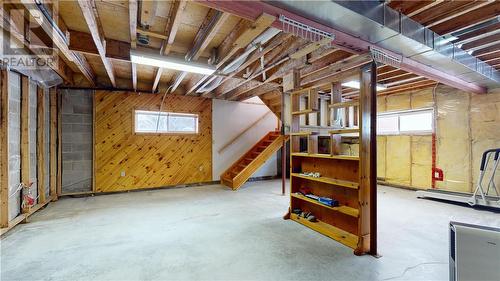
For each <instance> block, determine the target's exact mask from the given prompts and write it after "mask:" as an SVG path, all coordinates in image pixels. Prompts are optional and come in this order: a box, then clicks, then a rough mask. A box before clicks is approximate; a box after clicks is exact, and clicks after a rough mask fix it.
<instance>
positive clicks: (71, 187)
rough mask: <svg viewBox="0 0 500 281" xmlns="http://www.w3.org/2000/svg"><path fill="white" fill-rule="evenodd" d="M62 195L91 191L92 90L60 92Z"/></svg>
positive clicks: (66, 90)
mask: <svg viewBox="0 0 500 281" xmlns="http://www.w3.org/2000/svg"><path fill="white" fill-rule="evenodd" d="M61 94H62V116H61V122H62V193H63V194H67V193H73V192H85V191H91V190H92V176H93V175H92V144H93V141H92V140H93V137H92V135H93V134H92V129H93V126H92V113H93V95H94V92H93V91H92V90H71V89H65V90H61Z"/></svg>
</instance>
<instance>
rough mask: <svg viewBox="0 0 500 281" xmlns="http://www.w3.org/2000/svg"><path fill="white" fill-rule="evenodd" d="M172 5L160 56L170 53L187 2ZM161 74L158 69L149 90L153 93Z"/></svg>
mask: <svg viewBox="0 0 500 281" xmlns="http://www.w3.org/2000/svg"><path fill="white" fill-rule="evenodd" d="M172 5H173V6H172V9H171V15H170V16H169V19H170V24H167V27H166V29H167V30H166V32H165V33H166V34H168V39H167V40H164V41H163V42H162V45H161V49H160V54H162V55H168V54H169V53H170V50H171V49H172V44H173V43H174V40H175V36H176V35H177V30H178V29H179V25H180V24H181V18H182V13H183V11H184V9H185V8H186V5H187V1H184V0H181V1H175V2H173V4H172ZM162 73H163V69H161V68H158V69H157V70H156V75H155V79H154V82H153V88H152V89H151V91H152V92H155V91H156V89H157V88H158V84H159V83H160V78H161V74H162Z"/></svg>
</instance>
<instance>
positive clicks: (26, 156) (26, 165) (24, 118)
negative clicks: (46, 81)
mask: <svg viewBox="0 0 500 281" xmlns="http://www.w3.org/2000/svg"><path fill="white" fill-rule="evenodd" d="M29 87H30V82H29V78H28V77H27V76H24V75H23V76H21V182H22V183H24V184H25V185H29V184H30V143H29V128H30V124H29V109H30V105H29V100H30V98H29V94H30V89H29ZM21 194H22V192H21ZM22 201H23V200H22V199H21V202H22ZM21 211H22V213H23V214H25V213H28V212H29V208H22V210H21Z"/></svg>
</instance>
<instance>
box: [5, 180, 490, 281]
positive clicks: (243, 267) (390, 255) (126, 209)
mask: <svg viewBox="0 0 500 281" xmlns="http://www.w3.org/2000/svg"><path fill="white" fill-rule="evenodd" d="M279 193H280V181H276V180H275V181H264V182H252V183H248V184H246V185H245V186H244V187H243V188H242V189H241V190H239V191H237V192H233V191H229V190H227V189H225V188H223V187H221V186H219V185H211V186H200V187H190V188H179V189H169V190H156V191H145V192H133V193H123V194H115V195H105V196H96V197H85V198H63V199H62V200H59V201H58V202H57V203H54V204H50V205H49V206H48V207H47V208H46V209H45V210H43V211H40V212H38V213H36V214H35V215H34V216H32V217H31V222H30V223H29V224H24V225H20V226H18V227H16V228H15V229H14V230H13V231H11V232H10V233H8V234H7V235H6V236H5V237H4V238H2V240H1V263H0V264H1V276H0V277H1V278H0V279H1V280H167V279H170V280H172V279H175V280H185V279H189V280H193V279H194V280H197V279H211V280H214V279H224V280H242V279H246V280H249V279H253V280H255V279H259V280H448V222H449V221H450V220H457V221H462V222H468V223H479V224H485V225H491V226H497V227H498V226H500V216H498V214H495V213H492V212H489V211H484V210H474V209H471V208H468V207H463V206H457V205H452V204H444V203H441V202H435V201H429V200H422V199H416V198H415V197H414V192H412V191H407V190H401V189H395V188H390V187H380V189H379V195H378V198H379V252H380V254H381V255H382V257H381V258H379V259H376V258H374V257H371V256H362V257H356V256H354V255H353V254H352V250H351V249H349V248H347V247H345V246H343V245H341V244H339V243H337V242H335V241H333V240H331V239H329V238H327V237H325V236H323V235H321V234H319V233H316V232H314V231H312V230H310V229H308V228H306V227H303V226H302V225H299V224H297V223H295V222H293V221H284V220H283V219H282V215H283V214H284V213H285V211H286V210H287V207H288V200H289V199H288V197H284V196H281V195H280V194H279Z"/></svg>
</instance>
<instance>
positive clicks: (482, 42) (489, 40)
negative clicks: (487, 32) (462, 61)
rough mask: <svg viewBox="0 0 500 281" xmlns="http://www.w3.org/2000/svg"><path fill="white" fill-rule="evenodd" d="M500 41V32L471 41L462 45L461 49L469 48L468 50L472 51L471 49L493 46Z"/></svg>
mask: <svg viewBox="0 0 500 281" xmlns="http://www.w3.org/2000/svg"><path fill="white" fill-rule="evenodd" d="M499 42H500V33H499V34H495V35H491V36H488V37H484V38H481V39H478V40H475V41H472V42H469V43H465V44H463V45H462V47H461V49H462V50H467V51H471V50H472V51H475V50H480V49H484V48H487V47H490V46H493V45H495V44H497V43H499Z"/></svg>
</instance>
